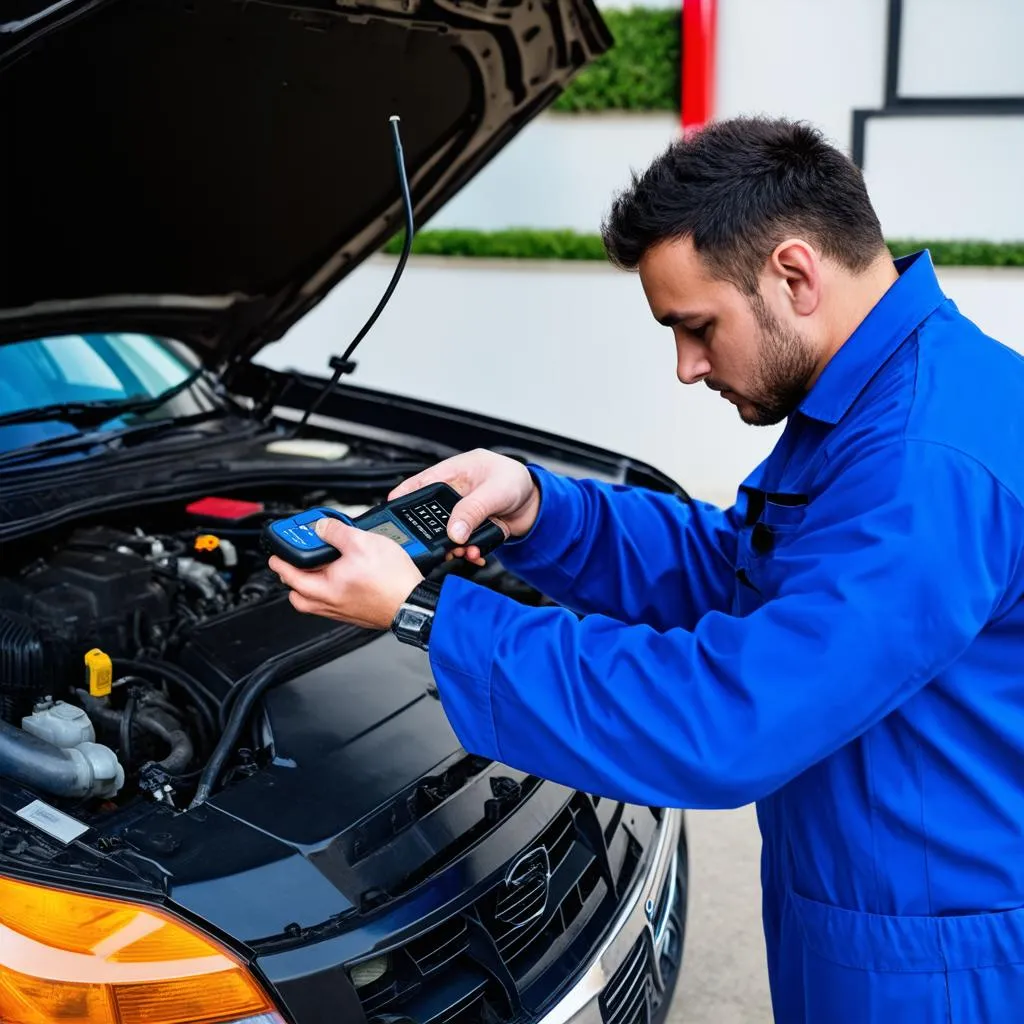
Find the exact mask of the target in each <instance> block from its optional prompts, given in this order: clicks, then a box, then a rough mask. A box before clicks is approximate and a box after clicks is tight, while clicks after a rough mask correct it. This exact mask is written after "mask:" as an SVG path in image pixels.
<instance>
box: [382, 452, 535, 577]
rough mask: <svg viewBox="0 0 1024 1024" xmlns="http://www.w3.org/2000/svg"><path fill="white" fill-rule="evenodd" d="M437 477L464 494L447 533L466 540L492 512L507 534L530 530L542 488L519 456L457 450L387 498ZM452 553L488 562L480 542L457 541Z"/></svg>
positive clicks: (400, 494)
mask: <svg viewBox="0 0 1024 1024" xmlns="http://www.w3.org/2000/svg"><path fill="white" fill-rule="evenodd" d="M436 483H446V484H449V485H450V486H451V487H454V488H455V490H456V491H458V492H459V494H461V495H462V500H461V501H460V502H459V503H458V504H457V505H456V506H455V508H454V510H453V511H452V515H451V519H450V520H449V522H448V536H449V537H450V538H451V539H452V540H453V541H455V543H456V544H460V543H462V542H463V541H465V540H466V538H467V537H469V535H470V534H471V533H472V532H473V531H474V530H475V529H477V527H479V526H481V525H482V524H483V522H484V520H485V519H487V518H491V519H493V520H494V521H495V522H496V523H497V524H498V525H499V526H500V527H501V528H502V529H503V530H504V531H505V538H506V540H507V539H508V538H509V537H522V536H525V535H526V534H527V533H529V532H530V528H531V527H532V526H533V524H534V521H535V520H536V518H537V513H538V511H539V510H540V494H539V493H538V491H537V486H536V484H535V483H534V482H533V477H532V476H530V471H529V470H528V469H527V468H526V467H525V466H524V465H522V464H521V463H519V462H516V460H515V459H510V458H508V457H507V456H504V455H498V454H496V453H495V452H489V451H487V450H486V449H484V448H477V449H476V450H475V451H471V452H466V453H464V454H463V455H455V456H453V457H452V458H450V459H445V460H444V462H439V463H438V464H437V465H436V466H431V467H430V469H426V470H424V471H423V472H422V473H417V474H416V476H412V477H409V479H408V480H404V481H403V482H402V483H400V484H399V485H398V486H397V487H396V488H395V489H394V490H393V491H392V492H391V493H390V494H389V495H388V500H389V501H391V500H392V499H393V498H400V497H402V495H403V494H409V493H411V492H412V491H415V490H418V489H419V488H420V487H426V486H427V484H436ZM448 557H449V559H451V558H461V557H465V558H466V559H468V560H469V561H471V562H474V563H476V564H477V565H483V564H484V559H483V558H481V557H480V549H479V548H478V547H476V545H473V546H472V547H469V548H465V547H458V548H456V549H455V550H454V551H452V552H451V554H449V556H448Z"/></svg>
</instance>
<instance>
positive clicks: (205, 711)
mask: <svg viewBox="0 0 1024 1024" xmlns="http://www.w3.org/2000/svg"><path fill="white" fill-rule="evenodd" d="M116 666H117V668H118V670H121V669H123V670H125V671H127V672H131V673H133V674H135V675H143V676H145V675H147V674H149V675H156V676H158V677H159V678H161V679H163V680H165V681H166V682H169V683H174V684H175V685H176V686H178V687H179V688H180V689H182V690H184V691H185V692H186V693H187V694H188V695H189V696H190V697H191V698H192V703H193V704H194V705H195V706H196V709H197V710H198V711H199V714H200V716H201V717H202V719H203V724H204V725H205V726H206V727H207V728H208V730H209V733H208V736H209V737H212V736H215V735H216V734H217V708H218V706H219V705H220V701H219V700H218V699H217V698H216V697H215V696H214V695H213V694H212V693H211V692H210V691H209V690H208V689H207V688H206V687H205V686H204V685H203V684H202V683H201V682H199V680H198V679H196V678H194V677H193V676H191V675H189V673H188V672H186V671H185V670H184V669H183V668H179V667H178V666H177V665H173V664H171V662H168V661H161V660H160V659H158V658H153V659H151V660H147V661H132V660H130V659H127V658H118V659H117V662H116Z"/></svg>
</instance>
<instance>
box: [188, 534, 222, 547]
mask: <svg viewBox="0 0 1024 1024" xmlns="http://www.w3.org/2000/svg"><path fill="white" fill-rule="evenodd" d="M194 547H195V549H196V551H216V550H217V548H219V547H220V537H215V536H214V535H213V534H212V533H201V534H199V536H198V537H196V539H195V544H194Z"/></svg>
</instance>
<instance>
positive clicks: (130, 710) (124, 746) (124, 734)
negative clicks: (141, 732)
mask: <svg viewBox="0 0 1024 1024" xmlns="http://www.w3.org/2000/svg"><path fill="white" fill-rule="evenodd" d="M134 714H135V698H134V697H129V698H128V700H127V701H126V702H125V705H124V711H123V712H121V721H120V723H119V725H118V730H117V732H118V736H119V738H120V740H121V757H122V758H123V759H124V763H125V764H131V763H132V716H133V715H134Z"/></svg>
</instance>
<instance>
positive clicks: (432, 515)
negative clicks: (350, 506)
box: [263, 483, 505, 575]
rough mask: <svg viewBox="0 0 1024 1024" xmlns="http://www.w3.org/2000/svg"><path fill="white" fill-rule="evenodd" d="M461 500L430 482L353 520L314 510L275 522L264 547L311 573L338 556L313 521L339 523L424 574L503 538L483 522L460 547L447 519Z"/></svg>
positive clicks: (492, 525)
mask: <svg viewBox="0 0 1024 1024" xmlns="http://www.w3.org/2000/svg"><path fill="white" fill-rule="evenodd" d="M459 500H460V497H459V494H458V492H457V491H455V490H454V489H453V488H451V487H449V486H448V484H443V483H439V484H429V485H428V486H426V487H421V488H420V489H419V490H418V491H413V492H412V493H411V494H407V495H405V496H404V497H402V498H396V499H395V500H394V501H389V502H385V503H384V504H383V505H377V506H375V507H374V508H371V509H370V510H369V511H367V512H364V513H363V514H362V515H360V516H356V517H355V518H354V519H353V518H350V517H349V516H347V515H345V513H344V512H339V511H337V510H336V509H333V508H326V507H317V508H311V509H308V510H307V511H305V512H300V513H299V514H298V515H294V516H288V517H287V518H286V519H275V520H273V521H271V522H269V523H267V525H266V526H265V527H264V528H263V545H264V547H265V548H266V549H267V551H269V552H270V553H271V554H275V555H277V556H278V557H279V558H283V559H284V560H285V561H286V562H288V563H289V564H291V565H294V566H297V567H298V568H300V569H316V568H318V567H319V566H321V565H327V564H328V563H329V562H333V561H334V560H335V559H336V558H338V557H339V555H340V554H341V552H339V551H338V549H337V548H335V547H333V546H332V545H330V544H328V543H326V542H325V541H322V540H321V539H320V538H319V537H318V536H317V534H316V529H315V526H316V522H317V520H318V519H323V518H325V517H326V518H330V519H340V520H341V521H342V522H343V523H345V524H347V525H348V526H354V527H356V528H357V529H360V530H366V531H367V532H368V533H379V534H382V535H383V536H385V537H387V538H388V539H389V540H393V541H395V543H396V544H400V545H401V546H402V547H403V548H404V549H405V551H406V553H407V554H408V555H409V557H410V558H411V559H412V560H413V562H415V563H416V567H417V568H418V569H419V570H420V572H422V573H423V574H424V575H426V574H427V573H428V572H430V570H431V569H433V568H434V567H435V566H437V565H440V563H441V562H443V561H444V558H445V555H447V554H448V552H449V551H452V550H453V549H454V548H457V547H467V548H468V547H471V546H475V547H478V548H479V549H480V554H481V555H486V554H488V553H489V552H491V551H493V550H494V549H495V548H496V547H498V545H499V544H501V543H502V542H503V541H504V540H505V534H504V532H503V531H502V529H501V527H500V526H498V524H497V523H494V522H492V521H491V520H487V521H486V522H485V523H484V524H483V526H481V527H480V528H479V529H477V530H475V531H474V532H473V534H472V535H471V536H470V538H469V540H468V541H466V542H465V543H464V544H456V543H455V542H454V541H453V540H451V539H450V538H449V536H448V520H449V519H450V518H451V514H452V510H453V509H454V508H455V505H456V503H457V502H458V501H459Z"/></svg>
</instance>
